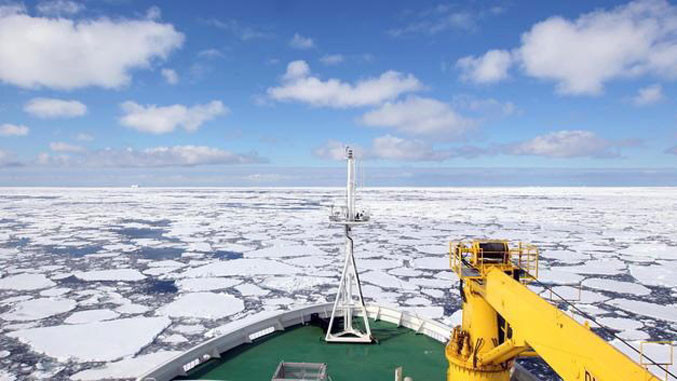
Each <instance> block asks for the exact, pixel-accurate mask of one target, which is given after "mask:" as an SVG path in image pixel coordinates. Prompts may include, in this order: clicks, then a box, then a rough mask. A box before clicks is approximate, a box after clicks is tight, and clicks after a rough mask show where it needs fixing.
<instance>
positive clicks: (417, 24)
mask: <svg viewBox="0 0 677 381" xmlns="http://www.w3.org/2000/svg"><path fill="white" fill-rule="evenodd" d="M478 18H479V14H476V13H473V12H470V11H466V10H460V9H458V7H457V6H455V5H448V4H440V5H437V6H435V7H433V8H429V9H425V10H423V11H421V12H417V13H411V14H410V17H409V20H408V23H407V24H406V25H405V26H403V27H400V28H393V29H390V30H389V31H388V33H389V34H390V35H391V36H393V37H400V36H404V35H409V34H427V35H431V36H432V35H435V34H438V33H441V32H445V31H448V30H453V29H456V30H472V29H475V27H476V24H477V19H478Z"/></svg>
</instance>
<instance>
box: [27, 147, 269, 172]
mask: <svg viewBox="0 0 677 381" xmlns="http://www.w3.org/2000/svg"><path fill="white" fill-rule="evenodd" d="M263 162H266V159H264V158H262V157H260V156H259V155H258V154H257V153H255V152H252V153H249V154H236V153H233V152H230V151H226V150H222V149H219V148H213V147H207V146H194V145H182V146H170V147H164V146H163V147H152V148H146V149H141V150H137V149H133V148H126V149H112V148H107V149H102V150H96V151H83V152H81V153H79V154H76V155H50V154H47V153H43V154H41V155H40V156H39V157H38V160H37V161H36V163H37V164H39V165H45V166H70V167H121V168H126V167H193V166H199V165H216V164H255V163H263Z"/></svg>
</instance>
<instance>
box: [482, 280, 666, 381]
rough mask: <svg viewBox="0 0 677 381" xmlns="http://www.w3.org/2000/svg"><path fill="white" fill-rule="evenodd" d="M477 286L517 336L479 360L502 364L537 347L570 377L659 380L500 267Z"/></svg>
mask: <svg viewBox="0 0 677 381" xmlns="http://www.w3.org/2000/svg"><path fill="white" fill-rule="evenodd" d="M477 291H479V292H480V293H481V294H482V297H483V298H484V299H485V300H486V301H487V303H488V304H489V305H490V306H491V307H492V308H493V309H495V310H496V312H498V313H499V314H500V315H501V316H502V317H503V319H505V321H506V322H508V324H509V325H510V327H511V328H512V336H511V337H507V338H506V340H505V341H504V342H503V343H501V344H500V345H499V346H497V347H495V348H493V349H492V350H491V351H489V352H486V353H484V354H482V355H481V356H480V357H479V358H478V361H479V362H480V363H484V364H497V363H500V362H502V361H506V360H507V359H510V358H513V357H515V356H517V355H519V354H520V353H522V352H525V351H528V350H529V349H533V350H534V351H535V352H536V353H538V355H540V356H541V358H543V359H544V360H545V361H546V362H547V363H548V364H549V365H550V366H551V367H552V368H553V370H555V372H557V374H558V375H559V376H560V377H562V379H564V380H565V381H574V380H575V381H619V380H623V381H659V379H658V378H656V377H655V376H653V375H652V374H651V373H650V372H649V371H648V370H646V369H645V368H643V367H642V366H641V365H640V364H638V363H637V362H635V361H633V360H632V359H630V358H629V357H627V356H626V355H625V354H623V353H621V352H620V351H619V350H617V349H616V348H614V347H613V346H612V345H611V344H609V343H607V342H606V341H604V340H603V339H602V338H600V337H599V336H597V335H596V334H595V333H594V332H592V331H591V330H590V329H589V328H588V327H586V326H583V325H581V324H579V323H578V322H576V321H575V320H574V319H573V318H571V317H569V316H568V315H567V314H565V313H564V312H562V311H561V310H559V309H558V308H556V307H555V306H553V305H551V304H550V303H548V302H547V301H545V300H544V299H542V298H541V297H540V296H538V295H537V294H535V293H534V292H532V291H531V290H529V289H528V288H527V287H525V286H524V285H522V284H521V283H520V282H518V281H515V280H514V279H513V278H512V277H510V276H509V275H507V274H505V273H504V272H503V271H500V270H498V269H495V270H491V271H489V272H488V273H487V274H486V280H485V282H484V285H483V287H478V288H477Z"/></svg>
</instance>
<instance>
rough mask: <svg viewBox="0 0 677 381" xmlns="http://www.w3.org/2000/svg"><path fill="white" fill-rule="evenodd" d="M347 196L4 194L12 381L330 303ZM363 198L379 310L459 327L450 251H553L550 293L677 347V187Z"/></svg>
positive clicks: (116, 368)
mask: <svg viewBox="0 0 677 381" xmlns="http://www.w3.org/2000/svg"><path fill="white" fill-rule="evenodd" d="M343 192H344V191H343V189H338V188H337V189H320V188H314V189H179V190H171V189H144V188H139V189H56V188H55V189H49V188H37V189H28V188H26V189H22V188H5V189H2V190H1V191H0V232H1V233H2V234H0V348H1V349H2V351H0V369H2V371H0V379H3V378H7V379H11V378H16V379H24V378H26V372H25V370H26V369H27V368H28V369H33V373H35V375H36V376H37V375H38V373H37V372H40V374H45V375H46V374H51V376H49V377H48V378H51V379H56V380H59V379H79V380H95V379H101V378H105V377H111V378H129V377H134V376H135V375H136V374H138V373H135V372H139V371H143V370H145V369H143V368H144V367H148V366H152V365H153V364H157V363H161V362H162V361H164V360H166V359H167V358H169V357H170V356H171V355H173V354H174V353H176V352H177V351H183V350H186V349H188V348H190V347H191V346H193V345H195V344H198V343H200V342H202V341H204V340H206V339H207V338H208V337H210V336H213V335H215V334H217V333H218V332H220V329H221V327H225V326H227V325H228V324H229V323H230V322H232V321H235V320H238V319H240V318H243V317H248V316H252V315H255V314H261V313H263V314H266V313H270V312H269V311H272V310H284V309H288V308H290V306H292V305H304V304H313V303H323V302H326V301H332V300H333V298H334V293H335V292H336V287H337V285H338V278H339V275H340V270H341V265H342V260H343V255H342V250H343V245H344V242H343V235H342V231H341V229H340V228H337V227H336V226H330V225H329V224H328V223H327V213H328V207H329V206H330V205H331V204H332V203H336V202H341V200H342V197H343V196H344V193H343ZM360 197H361V200H360V203H361V204H363V205H365V206H369V208H370V209H371V212H372V215H373V222H372V223H370V224H367V225H366V226H360V227H356V228H355V230H354V234H353V236H354V238H355V243H356V244H355V256H356V259H357V266H358V270H359V271H360V277H361V280H362V282H363V285H364V286H363V289H364V293H365V297H366V298H367V300H368V301H369V302H376V303H381V304H383V305H396V306H400V307H401V308H402V309H406V310H411V311H414V312H415V313H417V314H420V315H421V316H428V317H432V318H434V319H437V320H439V321H442V322H447V323H448V322H450V321H459V315H458V313H456V314H454V312H455V311H457V310H458V308H459V306H460V297H459V294H458V280H457V279H456V278H455V276H454V275H453V274H452V273H451V272H450V271H449V259H448V256H447V250H448V242H449V241H450V240H459V239H466V240H468V239H475V238H505V239H511V240H521V241H525V242H531V243H534V244H535V245H537V246H539V247H540V248H541V252H542V257H541V262H540V268H539V279H540V280H541V281H542V282H544V283H546V284H549V285H551V286H555V291H556V292H558V293H560V294H562V296H564V297H565V298H567V299H570V300H571V302H572V303H574V304H575V305H576V306H577V307H578V308H580V309H582V310H584V311H586V312H587V313H589V314H591V315H593V316H595V318H596V319H597V320H599V321H600V323H602V324H605V325H606V326H608V327H609V328H611V329H613V330H614V331H616V332H618V334H619V336H620V337H622V338H628V339H631V340H640V339H653V340H660V339H662V340H674V339H675V335H677V293H675V292H674V291H671V290H673V289H674V288H675V287H677V233H676V232H677V190H675V189H670V188H505V189H503V188H463V189H461V188H448V189H445V188H427V189H414V188H411V189H407V188H401V189H367V190H364V191H363V192H362V193H360ZM534 289H535V290H537V291H539V292H540V291H542V289H541V290H539V289H538V288H537V287H534ZM542 295H543V296H544V297H548V296H549V295H547V292H543V294H542ZM452 315H453V317H452ZM102 343H106V345H102ZM43 378H44V377H43Z"/></svg>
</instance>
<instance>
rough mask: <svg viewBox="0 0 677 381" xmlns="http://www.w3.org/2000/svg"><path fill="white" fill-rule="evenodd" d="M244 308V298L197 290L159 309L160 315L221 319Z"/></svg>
mask: <svg viewBox="0 0 677 381" xmlns="http://www.w3.org/2000/svg"><path fill="white" fill-rule="evenodd" d="M242 310H244V303H243V302H242V300H240V299H238V298H236V297H234V296H232V295H228V294H217V293H213V292H196V293H190V294H184V295H181V296H179V297H178V298H177V299H176V300H174V301H173V302H171V303H169V304H167V305H165V306H163V307H162V308H160V309H159V310H158V313H159V314H160V315H166V316H171V317H194V318H202V319H220V318H223V317H226V316H230V315H234V314H236V313H238V312H240V311H242Z"/></svg>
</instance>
